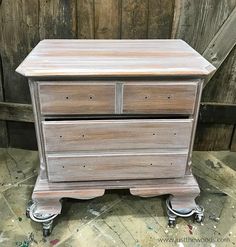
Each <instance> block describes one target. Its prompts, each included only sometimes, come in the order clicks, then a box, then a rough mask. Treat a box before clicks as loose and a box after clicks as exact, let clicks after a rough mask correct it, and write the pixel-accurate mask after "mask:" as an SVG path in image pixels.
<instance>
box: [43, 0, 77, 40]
mask: <svg viewBox="0 0 236 247" xmlns="http://www.w3.org/2000/svg"><path fill="white" fill-rule="evenodd" d="M39 4H40V5H39V9H40V15H39V35H40V39H45V38H47V39H48V38H67V39H69V38H76V18H75V17H76V0H69V1H67V0H54V1H48V0H40V1H39Z"/></svg>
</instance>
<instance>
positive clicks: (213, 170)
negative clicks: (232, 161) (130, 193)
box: [192, 152, 236, 199]
mask: <svg viewBox="0 0 236 247" xmlns="http://www.w3.org/2000/svg"><path fill="white" fill-rule="evenodd" d="M192 170H193V174H194V175H197V176H198V177H200V178H202V179H204V180H206V181H207V182H208V183H209V184H210V185H212V186H213V187H215V188H217V189H218V190H220V191H221V192H223V193H225V194H227V195H228V196H230V197H232V198H234V199H236V171H234V170H233V169H231V168H230V167H229V166H227V165H226V164H224V163H223V162H222V161H221V160H219V159H217V158H216V157H215V156H213V155H211V153H209V152H194V153H193V158H192Z"/></svg>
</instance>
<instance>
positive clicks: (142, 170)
mask: <svg viewBox="0 0 236 247" xmlns="http://www.w3.org/2000/svg"><path fill="white" fill-rule="evenodd" d="M187 156H188V155H187V150H186V151H185V153H175V152H172V153H170V152H169V153H158V152H157V151H155V152H147V151H146V152H144V151H143V150H133V151H130V152H123V153H121V152H120V153H106V154H105V153H102V152H100V153H93V154H91V153H89V154H79V153H78V154H74V155H71V154H64V155H63V154H59V153H58V154H55V155H48V157H47V165H48V175H49V180H50V181H51V182H62V181H95V180H117V179H153V178H174V177H175V178H178V177H183V176H184V173H185V168H186V163H187ZM62 174H63V176H62Z"/></svg>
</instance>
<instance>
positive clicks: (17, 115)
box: [0, 102, 34, 123]
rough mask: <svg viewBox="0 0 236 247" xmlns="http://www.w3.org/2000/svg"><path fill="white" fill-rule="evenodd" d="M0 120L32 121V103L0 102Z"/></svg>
mask: <svg viewBox="0 0 236 247" xmlns="http://www.w3.org/2000/svg"><path fill="white" fill-rule="evenodd" d="M0 120H8V121H19V122H30V123H31V122H34V117H33V109H32V105H31V104H19V103H8V102H0Z"/></svg>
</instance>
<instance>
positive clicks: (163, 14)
mask: <svg viewBox="0 0 236 247" xmlns="http://www.w3.org/2000/svg"><path fill="white" fill-rule="evenodd" d="M174 4H175V1H174V0H158V1H157V0H149V9H148V13H149V16H148V38H149V39H168V38H170V37H171V30H172V22H173V16H174Z"/></svg>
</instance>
